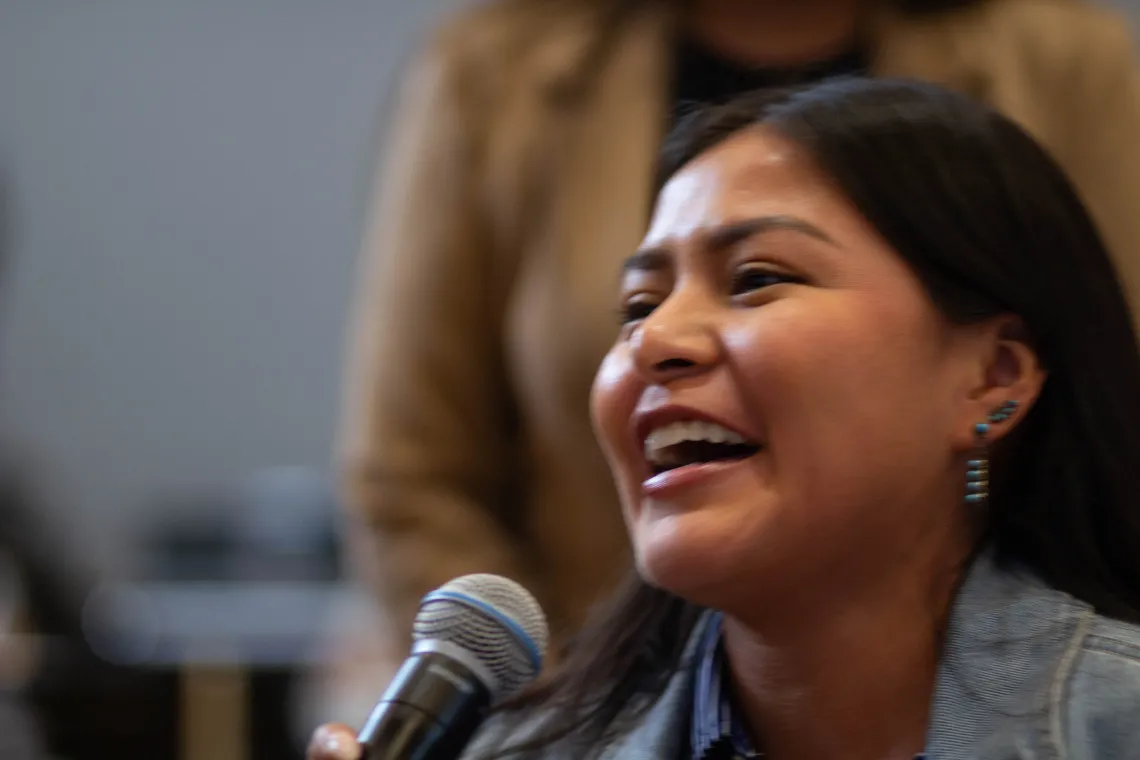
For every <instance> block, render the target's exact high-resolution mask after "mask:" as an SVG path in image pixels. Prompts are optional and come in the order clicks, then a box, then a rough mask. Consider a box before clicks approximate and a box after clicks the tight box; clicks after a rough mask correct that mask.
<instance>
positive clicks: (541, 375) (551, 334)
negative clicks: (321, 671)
mask: <svg viewBox="0 0 1140 760" xmlns="http://www.w3.org/2000/svg"><path fill="white" fill-rule="evenodd" d="M863 74H866V75H871V76H892V77H908V78H915V79H921V80H926V81H930V82H934V83H938V84H942V85H945V86H948V87H950V88H951V89H955V90H958V91H960V92H964V93H966V94H968V95H971V96H975V97H977V98H979V99H981V100H983V101H986V102H988V103H990V104H992V105H993V106H995V107H996V108H997V109H999V110H1001V111H1003V112H1004V113H1005V114H1007V115H1008V116H1010V117H1012V118H1013V119H1014V120H1015V121H1016V122H1018V123H1020V124H1021V125H1022V126H1023V127H1025V128H1026V129H1027V130H1028V131H1029V132H1030V133H1031V134H1033V135H1034V136H1035V137H1036V138H1037V139H1038V140H1040V141H1041V142H1042V143H1043V144H1044V145H1045V146H1046V147H1047V148H1048V149H1049V150H1050V151H1052V152H1053V154H1054V155H1055V157H1056V158H1057V159H1058V160H1059V161H1060V162H1061V163H1062V164H1063V165H1064V167H1065V169H1066V170H1067V171H1068V173H1069V174H1070V175H1071V176H1072V177H1073V179H1074V180H1075V183H1076V185H1077V187H1078V188H1079V190H1080V192H1081V194H1082V196H1083V198H1084V200H1085V201H1086V202H1087V204H1088V205H1089V206H1090V207H1091V210H1092V212H1093V214H1094V216H1095V217H1096V220H1097V222H1098V223H1099V225H1100V226H1101V228H1102V230H1103V232H1104V234H1105V237H1106V239H1107V241H1108V244H1109V248H1110V249H1111V250H1112V252H1113V254H1114V256H1115V258H1116V264H1117V267H1118V269H1119V270H1120V271H1121V273H1122V276H1123V278H1124V281H1125V284H1126V289H1127V290H1128V292H1129V294H1130V297H1132V298H1135V297H1136V294H1137V293H1138V292H1140V215H1137V214H1136V209H1137V208H1138V207H1140V145H1137V143H1136V136H1137V135H1140V84H1138V81H1140V80H1138V79H1137V71H1136V65H1135V60H1134V58H1133V50H1132V45H1131V35H1130V31H1129V29H1128V28H1127V24H1126V23H1125V22H1124V21H1123V19H1122V18H1120V17H1118V16H1116V15H1113V14H1112V13H1111V12H1109V11H1107V10H1104V9H1102V8H1099V7H1095V6H1093V5H1089V4H1085V3H1083V2H1077V1H1075V0H977V1H976V2H968V1H958V2H952V1H943V2H939V1H937V0H928V1H926V2H923V1H920V0H916V1H908V2H884V3H871V2H856V1H855V0H811V1H808V0H795V1H792V0H691V1H690V2H683V1H680V0H675V1H670V0H561V1H560V0H498V1H497V2H485V3H481V4H479V5H478V6H477V7H475V8H473V9H472V10H469V11H467V12H464V13H461V14H459V15H457V16H455V17H453V18H452V19H451V20H450V21H449V22H448V23H446V24H444V25H443V27H442V28H441V29H439V30H438V31H437V32H436V34H435V35H434V37H433V38H432V40H431V42H430V44H428V45H427V47H426V49H425V50H424V51H423V52H422V53H421V55H420V56H419V58H418V60H417V61H416V62H415V64H414V66H413V67H412V69H411V70H410V72H409V74H408V76H407V79H406V82H405V85H404V88H403V91H402V97H401V99H400V100H399V102H398V110H397V111H396V113H395V123H394V125H393V130H392V134H391V138H390V142H389V143H388V145H387V150H386V155H385V161H384V164H383V169H382V173H381V176H380V183H379V184H380V187H379V195H378V198H377V202H376V206H375V210H374V215H373V219H372V222H371V231H370V233H369V236H368V239H367V241H366V247H365V252H364V253H365V259H366V260H365V269H364V272H363V282H362V288H361V290H360V292H359V294H358V299H359V302H358V304H357V305H358V309H357V313H356V316H355V329H354V335H353V342H352V344H351V366H350V369H349V373H348V384H347V403H346V408H345V416H344V430H343V439H342V442H341V449H340V462H341V466H342V472H343V482H344V486H345V496H346V500H347V502H348V504H349V506H350V508H351V513H352V515H353V516H354V518H355V519H356V521H357V522H358V523H359V525H358V527H357V528H356V529H355V530H354V531H352V532H351V535H350V537H349V541H350V543H351V544H352V546H351V550H352V552H353V554H354V555H355V557H356V560H357V565H356V567H357V572H358V573H360V574H361V577H362V578H364V581H365V583H366V585H367V586H368V588H369V589H370V590H371V592H372V594H373V595H374V598H375V600H376V602H378V604H379V617H380V619H379V620H377V621H375V627H368V629H367V630H365V631H363V632H362V633H363V636H364V639H365V640H366V641H367V645H366V646H371V647H373V650H372V652H371V655H370V656H371V657H372V658H373V659H374V660H376V661H378V662H379V665H377V667H376V668H373V669H371V670H369V669H366V668H361V667H357V666H356V665H354V666H353V667H352V668H350V669H349V672H350V673H352V674H355V675H356V676H359V677H360V678H361V679H366V680H363V682H362V686H363V688H364V691H363V692H362V694H364V695H366V696H364V697H363V698H364V699H366V700H370V699H372V698H374V697H375V695H376V690H377V689H378V688H379V684H381V683H382V680H378V679H383V678H384V677H385V676H386V675H389V674H390V672H391V670H390V669H391V668H392V667H394V666H395V665H396V664H398V663H399V662H400V661H401V660H402V659H403V658H404V657H405V656H406V653H407V646H408V633H409V629H410V623H411V620H412V617H413V615H414V612H415V610H416V607H417V603H418V601H419V599H420V597H421V596H422V595H423V594H424V593H425V592H427V591H428V590H430V589H432V588H434V587H436V586H438V585H440V584H442V583H443V582H445V581H446V580H448V579H450V578H452V577H455V576H458V575H462V574H465V573H471V572H493V573H499V574H503V575H506V576H509V577H512V578H515V579H517V580H518V581H520V582H522V583H523V584H524V585H526V586H527V587H528V588H530V589H531V590H533V591H534V593H535V594H536V596H537V597H538V599H539V601H540V602H541V604H542V605H543V607H544V609H545V610H546V611H547V612H548V614H549V615H550V617H551V623H552V628H553V631H554V633H555V643H556V645H557V643H558V641H564V640H565V636H566V635H567V634H568V633H570V632H572V631H573V630H574V629H575V627H576V626H577V625H578V624H579V623H580V622H581V621H582V619H583V617H584V615H585V613H586V612H587V610H588V608H590V607H591V606H592V605H593V603H594V602H595V600H596V599H598V598H599V596H600V595H601V594H602V593H603V592H605V591H606V590H608V588H609V587H610V585H611V583H612V582H614V581H615V580H616V579H617V578H618V576H619V574H620V573H621V572H622V571H624V570H625V569H626V568H627V567H628V563H629V555H628V548H627V539H626V535H625V532H624V530H623V526H622V519H621V513H620V510H619V508H618V502H617V498H616V495H615V493H614V488H613V485H612V483H611V481H610V478H609V475H608V473H607V470H606V466H605V463H604V461H603V459H602V456H601V454H600V452H599V450H598V447H597V444H596V443H595V440H594V437H593V434H592V431H591V428H590V422H589V417H588V414H587V408H588V396H589V388H590V384H591V381H592V378H593V374H594V371H595V369H596V367H597V365H598V363H599V361H600V359H601V358H602V357H603V356H604V354H605V352H606V350H607V348H608V346H609V345H610V344H611V342H612V340H613V338H614V334H615V331H616V329H617V328H616V324H617V321H616V320H615V318H614V315H613V309H612V304H611V303H610V293H611V289H612V287H613V285H614V283H615V282H616V281H617V277H618V268H619V266H620V263H621V261H622V260H623V259H624V257H625V256H626V255H627V254H628V253H629V252H630V251H632V250H634V248H635V247H636V245H637V244H638V241H639V240H640V238H641V236H642V234H643V232H644V228H645V223H646V219H647V216H648V212H649V210H650V196H651V192H652V187H653V171H654V165H655V157H656V155H657V151H658V145H659V142H660V139H661V137H662V135H663V133H664V132H665V131H666V130H668V128H669V127H670V126H671V124H672V122H673V121H674V119H675V117H676V116H677V115H678V114H679V113H683V112H685V111H686V110H687V109H688V108H690V104H692V103H696V102H714V103H715V102H723V101H726V100H728V99H730V98H731V97H732V96H734V95H736V94H739V93H741V92H743V91H746V90H754V89H758V88H765V87H774V86H788V85H795V84H805V83H810V82H812V81H815V80H819V79H823V78H825V77H828V76H832V75H863ZM374 664H376V663H374ZM357 665H358V664H357ZM377 669H378V670H380V671H382V672H379V673H377V672H375V671H376V670H377ZM366 708H367V705H364V704H362V705H361V706H360V710H363V709H366ZM335 709H336V714H337V717H338V718H340V719H342V720H343V719H345V718H350V719H351V718H353V717H354V716H355V713H354V711H351V710H348V709H347V708H346V706H345V705H343V704H342V705H339V706H337V707H336V708H335ZM360 710H357V711H355V712H360Z"/></svg>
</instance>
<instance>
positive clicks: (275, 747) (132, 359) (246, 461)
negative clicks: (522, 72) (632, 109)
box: [0, 0, 1140, 760]
mask: <svg viewBox="0 0 1140 760" xmlns="http://www.w3.org/2000/svg"><path fill="white" fill-rule="evenodd" d="M458 5H460V3H458V2H456V0H82V1H80V0H0V187H2V188H3V199H4V204H5V212H4V223H3V229H2V231H0V249H2V250H3V259H4V261H3V277H2V280H3V285H2V286H0V312H2V323H3V327H2V329H0V336H2V339H0V357H2V359H0V387H2V389H3V391H2V393H0V413H2V415H3V422H4V424H3V430H4V436H5V438H6V439H7V445H8V447H9V450H10V453H11V456H12V457H13V458H14V460H15V463H14V464H13V468H14V469H15V470H18V472H19V473H20V480H21V481H23V482H22V485H26V487H27V489H26V493H27V498H28V499H29V501H28V502H27V503H28V504H31V505H33V506H29V507H28V508H27V509H26V510H25V512H26V513H27V514H22V515H4V516H2V517H0V519H3V520H8V521H9V522H8V524H9V525H11V526H15V527H13V528H12V532H13V535H15V536H16V539H15V541H16V545H17V546H19V547H24V548H27V549H28V550H29V551H32V552H38V554H37V555H36V556H38V557H39V558H40V559H44V558H48V559H49V560H50V561H49V562H48V563H47V564H48V566H49V569H48V570H46V571H45V573H46V577H45V578H44V579H43V583H42V585H43V587H44V588H46V589H48V591H45V592H44V593H47V594H49V595H50V593H51V592H50V589H52V588H55V587H56V586H58V587H60V588H72V587H73V586H72V585H71V582H70V581H69V580H67V579H69V578H72V577H74V578H78V579H80V580H78V581H77V583H78V584H79V587H80V588H81V589H82V590H81V592H76V593H80V594H81V596H82V598H83V602H82V604H80V605H79V606H80V608H81V610H82V614H81V615H80V616H79V618H77V619H75V620H63V621H62V622H61V623H60V626H61V627H62V628H67V626H74V627H76V628H77V630H79V631H81V632H82V634H83V635H84V636H85V637H87V640H88V641H89V642H90V643H91V645H92V647H93V648H94V650H95V651H96V652H97V653H98V655H99V658H101V661H102V662H105V663H109V664H111V665H115V666H122V667H128V666H129V667H130V668H131V669H132V672H135V673H143V674H144V676H143V677H140V678H141V680H139V681H138V682H137V683H135V684H134V685H132V686H129V687H124V689H125V691H123V692H122V693H123V695H124V696H123V699H124V702H123V703H124V704H132V705H134V704H138V701H137V700H136V701H132V700H134V699H135V697H134V696H132V695H138V694H145V695H147V697H146V699H145V700H144V703H145V704H147V705H148V706H149V707H150V708H152V710H153V715H152V716H146V719H145V720H143V721H141V722H142V723H143V724H144V725H142V726H141V727H138V726H136V727H135V728H133V729H131V730H134V731H140V732H144V733H145V732H150V733H149V734H147V736H148V737H149V738H148V739H147V740H148V741H153V742H157V743H155V744H151V745H150V752H149V753H148V756H149V757H154V758H166V757H170V758H173V757H180V758H197V757H207V756H208V757H211V758H212V759H213V760H225V759H226V758H239V757H241V758H246V757H248V758H255V757H256V758H260V757H266V758H268V757H278V758H282V757H290V756H299V755H300V743H299V737H300V736H301V735H303V733H304V727H303V726H298V725H297V724H298V722H299V721H298V719H297V717H296V716H297V714H298V711H297V709H296V704H295V702H296V700H295V699H294V691H293V686H294V685H295V683H296V678H295V676H296V674H297V673H298V672H301V671H303V670H304V669H305V668H306V667H307V666H308V664H309V662H310V661H311V660H312V659H313V658H316V657H319V652H318V651H317V649H316V645H317V642H318V640H319V639H320V635H321V633H322V629H321V626H322V625H323V624H324V622H325V621H326V620H327V619H328V612H329V610H330V609H331V608H332V607H333V606H334V605H351V604H352V593H351V589H349V588H348V587H347V584H346V583H345V582H344V581H343V579H342V577H341V576H342V572H341V570H340V558H339V557H338V552H337V545H338V542H337V540H336V529H337V528H336V521H337V519H338V517H337V510H336V505H335V499H334V496H333V493H332V483H331V479H330V476H329V473H330V467H329V462H330V458H331V452H332V447H333V439H334V431H335V428H336V424H337V414H338V405H339V397H340V390H341V388H340V383H341V370H342V360H343V354H344V333H345V329H344V328H345V322H346V318H347V315H348V309H349V304H350V300H351V294H352V289H353V278H354V274H355V272H356V268H355V265H356V261H357V255H358V251H359V241H360V237H361V232H362V227H363V224H364V221H365V209H366V205H367V202H368V195H369V190H370V186H371V181H372V178H373V174H374V169H375V158H376V148H377V145H378V144H379V141H380V139H381V137H382V127H383V125H384V123H385V120H384V116H385V115H386V112H385V104H386V103H387V102H388V100H389V96H390V95H391V93H392V90H393V88H394V86H395V83H396V80H397V78H398V75H399V73H400V71H401V66H402V64H403V63H404V61H405V60H406V58H407V56H408V54H409V53H410V52H411V51H412V50H413V49H414V47H415V46H416V45H417V44H418V43H419V41H420V40H421V39H422V36H423V34H424V33H425V32H426V30H427V28H428V27H429V25H430V24H431V22H432V21H433V20H434V19H436V18H437V17H438V16H440V15H441V14H442V13H444V12H446V11H447V10H449V9H452V8H454V7H457V6H458ZM1117 5H1119V6H1121V7H1124V8H1127V9H1129V11H1130V12H1131V13H1133V14H1135V17H1138V18H1140V0H1120V1H1119V2H1118V3H1117ZM29 515H30V520H29V519H27V518H28V516H29ZM9 564H11V563H9ZM53 574H58V575H59V576H60V578H61V579H53V578H54V576H53ZM0 575H2V574H0ZM84 579H90V580H89V582H90V584H91V585H90V587H89V588H87V587H83V583H84V582H87V581H84ZM15 593H16V592H15V591H12V590H10V589H9V590H4V589H0V597H4V600H5V601H4V605H3V606H4V610H3V612H4V613H5V614H7V613H8V611H9V610H17V609H18V607H19V605H18V604H17V603H16V602H17V601H18V600H16V599H15V597H14V594H15ZM69 593H70V592H69ZM12 614H15V613H14V612H13V613H12ZM61 616H62V617H63V618H66V617H67V615H66V614H62V613H61ZM12 642H16V644H13V643H12ZM17 644H19V642H18V641H17V639H12V640H11V641H9V642H8V643H7V644H5V646H7V647H9V648H10V647H13V646H16V645H17ZM33 649H34V650H35V656H37V657H40V658H42V657H44V656H45V654H44V653H45V652H48V654H51V651H52V650H51V642H50V640H45V641H41V642H39V643H36V644H35V645H34V646H32V645H31V644H29V652H30V651H32V650H33ZM27 656H28V658H31V657H32V656H33V655H32V654H28V655H27ZM54 656H57V658H58V660H59V665H58V667H59V669H60V672H59V673H57V674H55V676H53V677H57V678H58V679H64V678H65V677H66V676H67V674H68V673H75V672H78V671H77V670H76V668H91V669H92V670H91V674H90V678H91V679H92V680H91V683H93V684H94V683H96V682H98V679H100V678H104V677H105V678H114V676H113V675H107V674H106V673H104V672H103V671H101V670H99V668H100V667H102V665H92V664H90V663H87V662H85V663H84V664H82V665H75V664H74V663H72V662H71V661H70V660H69V659H68V657H69V655H67V654H66V653H57V654H56V655H54ZM16 660H19V658H16ZM85 677H86V676H85ZM3 678H5V679H10V680H19V678H20V674H19V673H16V674H11V673H5V674H3ZM53 683H54V682H52V681H51V679H50V678H47V679H46V680H45V681H44V683H43V684H41V685H40V686H38V687H37V688H39V689H40V690H41V692H40V696H43V698H44V699H45V700H47V701H49V702H50V698H51V690H52V688H53ZM382 687H383V684H376V689H377V693H379V691H380V689H381V688H382ZM131 689H134V691H131ZM45 695H46V696H45ZM102 707H103V708H104V709H106V710H110V709H111V708H112V707H113V705H112V703H107V704H105V705H103V706H102ZM57 709H58V710H59V712H58V714H57V715H55V716H54V717H52V718H51V720H57V721H66V719H67V717H68V716H69V715H79V714H85V715H86V718H85V719H86V720H88V721H95V722H98V720H99V717H98V714H99V713H98V709H99V707H98V706H96V707H93V706H91V705H89V704H86V703H83V702H81V701H80V702H76V703H70V704H68V705H63V706H62V707H58V708H57ZM8 720H14V721H19V720H20V719H19V717H18V716H16V717H13V718H11V719H9V718H7V717H4V716H0V734H4V733H5V728H4V725H15V724H9V723H5V721H8ZM79 723H80V721H76V723H75V725H74V726H73V728H72V729H68V730H73V731H74V732H75V733H76V734H77V736H76V738H75V740H74V741H75V742H76V746H79V745H81V744H82V742H83V738H82V736H80V735H79V734H80V733H81V732H82V731H83V730H84V729H83V728H82V726H81V725H79ZM196 727H198V728H200V729H201V730H196ZM35 730H42V726H40V727H37V728H36V729H35ZM30 733H31V734H33V735H32V736H31V738H29V741H34V739H35V737H34V731H30ZM9 735H10V736H15V733H10V734H9ZM140 736H141V734H140ZM234 737H238V739H239V741H237V743H232V742H230V741H229V740H230V739H233V738H234ZM2 743H3V742H2V741H0V744H2ZM6 751H7V750H6V748H5V747H3V746H0V756H3V757H5V758H7V757H9V756H11V757H20V755H19V754H18V751H19V749H18V748H16V749H12V750H11V752H12V753H14V754H11V755H9V754H5V752H6ZM29 756H30V755H29ZM74 756H76V757H79V756H84V757H94V756H98V755H95V754H91V753H88V754H86V755H82V754H81V753H78V752H77V753H76V754H75V755H74Z"/></svg>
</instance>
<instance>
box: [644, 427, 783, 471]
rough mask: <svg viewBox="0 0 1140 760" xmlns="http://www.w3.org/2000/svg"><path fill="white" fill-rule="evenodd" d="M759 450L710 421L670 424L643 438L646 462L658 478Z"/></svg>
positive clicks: (754, 445)
mask: <svg viewBox="0 0 1140 760" xmlns="http://www.w3.org/2000/svg"><path fill="white" fill-rule="evenodd" d="M761 448H762V447H761V446H760V444H758V443H755V442H754V441H749V440H746V439H745V438H744V437H742V436H741V435H740V434H739V433H737V432H735V431H733V430H729V429H728V428H726V427H723V426H722V425H717V424H716V423H713V422H703V421H702V422H696V421H685V422H672V423H669V424H668V425H664V426H662V427H660V428H657V429H655V430H653V431H651V432H650V433H649V435H648V436H646V439H645V460H646V462H647V463H648V464H649V467H650V469H651V470H652V472H653V474H654V475H660V474H661V473H663V472H668V471H669V470H676V469H678V468H680V467H687V466H689V465H697V464H709V463H713V462H733V461H739V460H742V459H747V458H748V457H750V456H752V455H754V454H756V453H757V452H758V451H760V449H761Z"/></svg>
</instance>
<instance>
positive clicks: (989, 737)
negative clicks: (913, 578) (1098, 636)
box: [927, 553, 1096, 760]
mask: <svg viewBox="0 0 1140 760" xmlns="http://www.w3.org/2000/svg"><path fill="white" fill-rule="evenodd" d="M1095 619H1096V614H1095V612H1094V611H1093V609H1092V607H1090V606H1089V605H1088V604H1085V603H1083V602H1080V601H1078V600H1076V599H1074V598H1072V597H1070V596H1068V595H1067V594H1064V593H1062V592H1060V591H1057V590H1056V589H1053V588H1051V587H1049V586H1047V585H1046V584H1045V583H1044V582H1043V581H1041V580H1040V579H1038V578H1037V577H1035V576H1034V575H1032V574H1031V573H1029V572H1028V571H1026V570H1024V569H1021V568H1016V567H1002V566H999V565H998V564H997V563H996V562H995V560H994V559H993V557H992V555H990V554H988V553H987V554H983V555H981V556H980V557H979V558H978V559H977V560H976V561H975V562H974V563H973V565H972V566H971V568H970V570H969V572H968V574H967V576H966V580H965V583H964V584H963V586H962V588H961V589H960V591H959V593H958V596H957V598H956V600H955V603H954V607H953V609H952V612H951V617H950V624H949V628H948V630H947V634H946V643H945V647H944V650H943V653H942V661H941V665H940V667H939V674H938V681H937V684H936V688H935V692H934V700H933V704H932V708H931V722H930V732H929V736H928V741H927V748H928V750H929V752H930V756H931V757H934V758H938V759H939V760H967V758H969V759H970V760H973V759H974V758H982V759H985V758H990V757H1002V758H1005V757H1023V756H1025V757H1033V758H1041V759H1044V758H1050V757H1054V756H1055V755H1056V753H1057V752H1058V751H1059V747H1060V746H1061V744H1062V742H1061V737H1060V735H1059V733H1060V728H1061V727H1060V720H1059V717H1058V716H1059V707H1060V702H1061V699H1062V697H1063V693H1064V689H1063V687H1064V684H1065V682H1066V680H1067V678H1068V676H1069V674H1070V672H1071V669H1072V667H1073V664H1074V662H1075V660H1076V655H1077V653H1078V651H1079V650H1080V647H1081V644H1082V642H1083V640H1084V637H1085V634H1086V633H1087V632H1088V630H1089V628H1090V627H1091V626H1092V624H1093V622H1094V621H1095Z"/></svg>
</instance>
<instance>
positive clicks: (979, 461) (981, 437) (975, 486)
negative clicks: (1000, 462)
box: [966, 401, 1017, 504]
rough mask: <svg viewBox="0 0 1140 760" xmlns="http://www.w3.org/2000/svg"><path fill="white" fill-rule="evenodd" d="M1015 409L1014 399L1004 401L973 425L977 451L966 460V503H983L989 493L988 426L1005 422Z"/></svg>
mask: <svg viewBox="0 0 1140 760" xmlns="http://www.w3.org/2000/svg"><path fill="white" fill-rule="evenodd" d="M1016 410H1017V402H1016V401H1006V402H1005V403H1004V404H1002V405H1001V406H1000V407H998V408H997V409H995V410H994V411H992V412H990V414H989V417H987V418H986V421H985V422H979V423H978V424H977V425H974V436H975V437H976V438H977V440H978V443H977V447H978V451H977V453H976V454H975V455H974V458H973V459H971V460H969V461H968V462H966V467H967V469H966V503H967V504H984V503H985V501H986V499H987V498H989V495H990V454H989V446H988V445H987V442H986V438H987V436H989V434H990V426H991V425H995V424H997V423H999V422H1005V421H1006V420H1008V419H1009V418H1010V417H1012V416H1013V413H1014V412H1015V411H1016Z"/></svg>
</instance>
